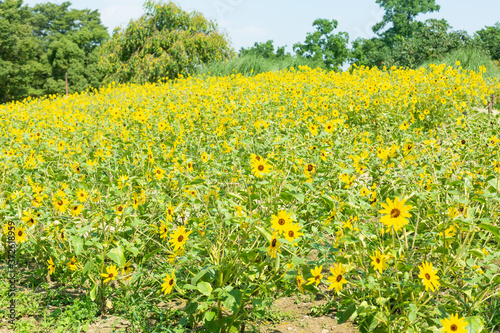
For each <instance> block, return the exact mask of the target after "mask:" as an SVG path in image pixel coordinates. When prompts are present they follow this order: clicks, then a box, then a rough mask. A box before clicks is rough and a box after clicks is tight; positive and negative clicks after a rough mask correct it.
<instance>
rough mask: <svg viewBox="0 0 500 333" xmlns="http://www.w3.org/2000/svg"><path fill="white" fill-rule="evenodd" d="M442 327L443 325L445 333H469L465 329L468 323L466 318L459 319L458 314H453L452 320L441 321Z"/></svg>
mask: <svg viewBox="0 0 500 333" xmlns="http://www.w3.org/2000/svg"><path fill="white" fill-rule="evenodd" d="M441 325H443V330H442V331H443V332H445V333H467V330H466V329H465V327H467V325H468V323H467V322H466V321H465V318H464V317H462V318H458V313H455V314H452V315H451V316H450V319H441Z"/></svg>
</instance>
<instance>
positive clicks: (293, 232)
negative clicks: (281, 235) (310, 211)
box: [285, 223, 303, 243]
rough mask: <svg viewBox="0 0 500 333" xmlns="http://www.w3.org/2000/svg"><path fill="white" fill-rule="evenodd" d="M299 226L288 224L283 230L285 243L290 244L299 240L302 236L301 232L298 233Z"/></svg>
mask: <svg viewBox="0 0 500 333" xmlns="http://www.w3.org/2000/svg"><path fill="white" fill-rule="evenodd" d="M300 228H301V227H300V225H299V224H298V223H297V224H292V223H290V224H289V225H288V227H287V228H286V229H285V238H286V240H287V241H289V242H290V243H291V242H293V241H294V240H295V239H297V238H299V237H300V236H302V235H303V233H302V232H299V230H300Z"/></svg>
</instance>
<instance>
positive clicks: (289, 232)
mask: <svg viewBox="0 0 500 333" xmlns="http://www.w3.org/2000/svg"><path fill="white" fill-rule="evenodd" d="M293 235H294V233H293V230H290V231H288V236H289V237H291V238H293Z"/></svg>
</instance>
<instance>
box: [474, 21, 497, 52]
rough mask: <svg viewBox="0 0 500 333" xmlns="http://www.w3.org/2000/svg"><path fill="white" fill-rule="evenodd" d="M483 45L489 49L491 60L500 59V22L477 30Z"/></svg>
mask: <svg viewBox="0 0 500 333" xmlns="http://www.w3.org/2000/svg"><path fill="white" fill-rule="evenodd" d="M477 34H478V36H479V38H480V40H481V42H482V43H483V46H484V47H485V48H486V49H487V50H489V51H490V53H491V57H492V59H493V60H500V22H497V23H496V24H495V25H494V26H492V27H485V28H484V29H482V30H479V31H478V32H477Z"/></svg>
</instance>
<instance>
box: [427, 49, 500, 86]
mask: <svg viewBox="0 0 500 333" xmlns="http://www.w3.org/2000/svg"><path fill="white" fill-rule="evenodd" d="M457 60H458V61H460V66H462V68H463V69H468V70H473V71H475V72H478V71H479V67H481V66H484V67H486V73H485V74H484V76H485V77H490V78H498V79H500V67H499V65H498V63H496V62H495V61H493V60H492V59H491V57H490V55H489V54H488V52H487V51H485V50H482V49H478V48H473V47H467V48H463V49H459V50H456V51H454V52H451V53H448V54H445V55H444V56H443V58H442V59H439V60H434V61H428V62H425V63H424V64H422V67H427V66H429V65H430V64H436V65H439V64H442V63H445V64H447V65H449V66H452V67H456V62H457Z"/></svg>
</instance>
